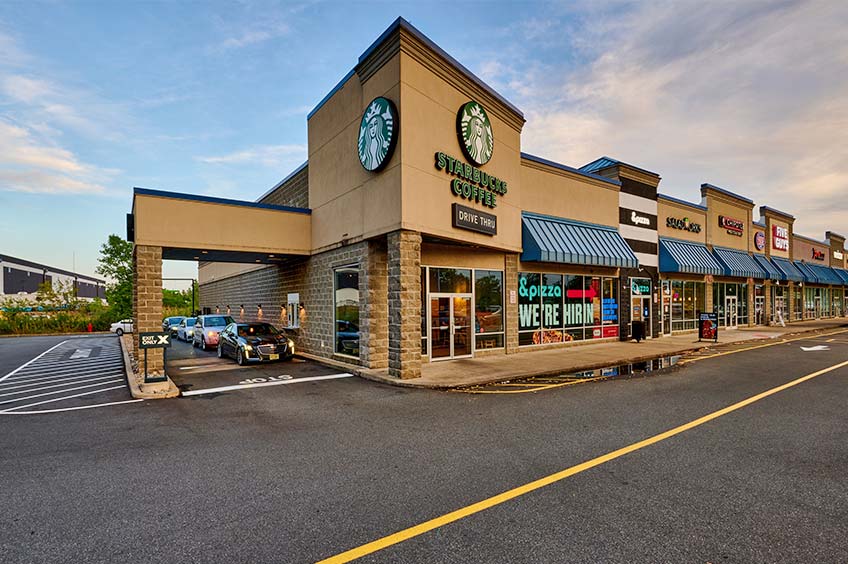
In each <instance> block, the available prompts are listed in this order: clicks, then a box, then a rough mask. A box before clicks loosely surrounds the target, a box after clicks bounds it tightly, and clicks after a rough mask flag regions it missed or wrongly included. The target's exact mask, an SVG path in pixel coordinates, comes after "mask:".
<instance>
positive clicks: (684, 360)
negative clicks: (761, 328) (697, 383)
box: [677, 329, 848, 364]
mask: <svg viewBox="0 0 848 564" xmlns="http://www.w3.org/2000/svg"><path fill="white" fill-rule="evenodd" d="M846 331H848V329H841V330H839V331H834V332H832V333H824V334H822V335H809V336H807V337H796V338H794V339H786V340H780V341H776V342H774V343H766V344H764V345H755V346H753V347H746V348H744V349H736V350H732V351H725V352H720V353H716V354H711V355H709V356H701V357H696V358H684V359H681V360H680V361H678V362H677V364H690V363H692V362H698V361H699V360H707V359H708V358H716V357H717V356H725V355H728V354H735V353H739V352H744V351H752V350H754V349H762V348H765V347H773V346H775V345H782V344H784V343H791V342H793V341H804V340H810V339H815V338H816V337H827V336H828V335H838V334H839V333H845V332H846ZM728 344H732V343H728Z"/></svg>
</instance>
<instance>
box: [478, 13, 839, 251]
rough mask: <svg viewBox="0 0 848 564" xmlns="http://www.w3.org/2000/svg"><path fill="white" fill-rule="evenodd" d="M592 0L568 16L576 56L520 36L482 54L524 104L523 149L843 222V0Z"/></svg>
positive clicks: (691, 191)
mask: <svg viewBox="0 0 848 564" xmlns="http://www.w3.org/2000/svg"><path fill="white" fill-rule="evenodd" d="M597 6H598V5H596V4H593V5H591V6H589V5H587V6H585V7H583V8H582V9H583V13H582V15H579V16H578V19H581V18H582V19H584V20H587V21H589V22H590V23H591V25H585V26H578V27H573V28H571V30H572V35H571V36H570V43H571V45H572V46H573V48H574V49H575V50H579V51H580V52H581V53H582V58H581V60H580V61H579V62H577V63H576V64H575V62H574V61H573V60H570V59H569V60H568V61H567V63H563V64H560V63H558V62H557V61H556V57H552V58H546V59H544V60H542V61H539V60H538V57H537V56H534V53H533V52H532V51H530V49H532V48H533V44H532V42H530V43H528V44H527V50H525V51H524V52H522V53H521V56H519V57H518V58H517V59H515V60H513V61H510V60H500V61H499V62H497V63H491V62H490V63H487V64H486V65H484V66H483V73H482V74H484V75H485V76H486V78H487V79H488V80H491V81H492V83H493V85H498V86H500V87H501V88H502V87H504V86H505V87H506V88H507V89H508V90H509V91H511V92H512V93H513V94H512V95H514V96H515V98H514V101H515V102H516V103H517V104H518V106H519V107H521V108H522V109H523V110H524V112H525V115H526V117H527V124H526V125H525V128H524V135H523V136H522V137H523V138H522V145H523V149H524V150H526V151H528V152H531V153H536V154H539V155H541V156H545V157H548V158H552V159H555V160H560V161H562V162H565V163H568V164H572V165H577V166H579V165H582V164H584V163H586V162H589V161H591V160H593V159H595V158H597V157H599V156H601V155H609V156H612V157H614V158H618V159H621V160H623V161H627V162H631V163H632V164H634V165H636V166H640V167H643V168H647V169H649V170H654V171H656V172H658V173H659V174H660V175H662V176H663V181H662V183H661V184H660V190H661V191H663V192H665V193H669V194H672V195H675V196H678V197H681V198H684V199H687V200H690V201H693V200H694V201H697V200H699V199H700V194H699V192H698V187H699V185H700V183H701V182H711V183H713V184H717V185H719V186H723V187H726V188H728V189H730V190H733V191H736V192H738V193H740V194H743V195H746V196H748V197H751V198H752V199H754V200H755V201H757V204H765V205H770V206H773V207H777V208H779V209H783V210H786V211H788V212H791V213H793V214H795V215H796V216H797V217H798V221H797V223H796V228H797V229H798V230H799V231H801V232H804V233H807V234H812V235H814V236H817V237H821V235H822V234H823V233H824V231H825V229H832V230H835V231H840V230H841V231H848V229H846V227H848V226H846V223H848V219H846V218H848V214H846V211H848V199H846V198H844V196H842V195H843V194H844V193H845V189H846V182H848V178H846V173H845V172H843V167H844V163H845V162H848V42H846V41H845V39H844V37H845V35H844V29H843V23H844V22H845V21H848V4H845V3H825V2H792V1H782V2H772V3H759V2H754V3H744V2H743V3H722V4H720V5H716V4H715V3H702V4H693V3H691V2H669V3H618V4H615V5H607V8H606V9H607V10H608V11H609V13H606V14H603V13H601V14H599V13H596V10H598V7H597ZM524 28H525V29H530V30H532V31H533V33H535V31H536V30H537V29H540V30H543V29H544V26H539V25H538V22H537V21H533V22H529V23H528V24H527V25H525V26H524ZM567 58H568V57H567V56H566V55H565V54H563V55H562V57H561V59H562V60H565V59H567ZM496 87H497V86H496ZM840 196H842V197H840ZM821 202H828V203H829V205H828V207H825V208H821V205H820V203H821ZM755 216H756V214H755Z"/></svg>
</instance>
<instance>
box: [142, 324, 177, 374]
mask: <svg viewBox="0 0 848 564" xmlns="http://www.w3.org/2000/svg"><path fill="white" fill-rule="evenodd" d="M170 347H171V334H170V333H139V334H138V348H140V349H143V350H144V383H145V384H153V383H156V382H167V380H168V376H167V375H166V374H165V370H164V368H163V370H162V376H159V377H150V376H148V375H147V349H163V350H162V356H163V360H164V359H165V358H166V357H165V350H164V349H168V348H170Z"/></svg>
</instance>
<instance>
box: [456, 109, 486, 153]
mask: <svg viewBox="0 0 848 564" xmlns="http://www.w3.org/2000/svg"><path fill="white" fill-rule="evenodd" d="M456 134H457V137H459V146H460V147H461V148H462V152H463V153H464V154H465V156H466V157H467V158H468V160H469V161H471V162H473V163H474V164H477V165H484V164H486V163H487V162H489V159H491V158H492V152H493V151H494V148H495V136H494V135H493V134H492V124H491V122H490V121H489V116H488V115H487V114H486V110H484V109H483V106H481V105H480V104H479V103H477V102H467V103H465V104H463V105H462V106H461V107H460V108H459V113H457V115H456Z"/></svg>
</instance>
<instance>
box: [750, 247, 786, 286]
mask: <svg viewBox="0 0 848 564" xmlns="http://www.w3.org/2000/svg"><path fill="white" fill-rule="evenodd" d="M754 260H755V261H756V262H757V264H758V265H760V268H762V269H763V270H765V271H766V272H767V273H768V278H769V280H786V279H787V278H786V274H784V273H783V272H781V270H780V269H779V268H777V267H776V266H775V265H774V263H773V262H772V261H770V260H769V258H768V257H767V256H765V255H758V254H756V253H755V254H754Z"/></svg>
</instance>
